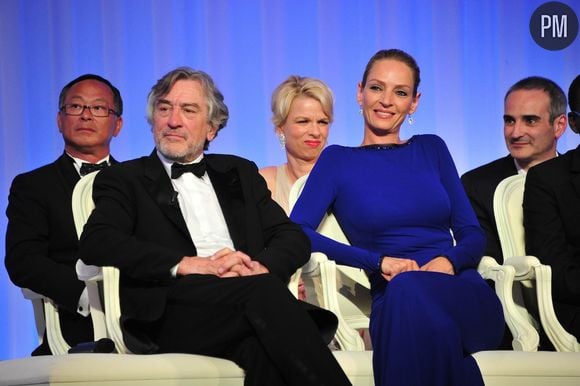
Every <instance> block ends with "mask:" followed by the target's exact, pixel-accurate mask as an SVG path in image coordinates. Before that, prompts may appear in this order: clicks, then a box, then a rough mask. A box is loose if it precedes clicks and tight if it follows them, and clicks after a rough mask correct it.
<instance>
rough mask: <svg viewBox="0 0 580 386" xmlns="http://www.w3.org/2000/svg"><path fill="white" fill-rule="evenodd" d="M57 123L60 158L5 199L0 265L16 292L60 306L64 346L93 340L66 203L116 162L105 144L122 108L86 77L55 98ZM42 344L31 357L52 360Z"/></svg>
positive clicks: (111, 92)
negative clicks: (0, 261)
mask: <svg viewBox="0 0 580 386" xmlns="http://www.w3.org/2000/svg"><path fill="white" fill-rule="evenodd" d="M58 103H59V104H58V113H57V116H56V121H57V125H58V129H59V131H60V132H61V134H62V137H63V139H64V153H63V154H62V155H61V156H60V157H59V158H58V159H57V160H56V161H54V162H53V163H50V164H48V165H45V166H42V167H40V168H38V169H35V170H33V171H30V172H27V173H24V174H20V175H18V176H16V177H15V178H14V180H13V182H12V186H11V188H10V196H9V197H8V208H7V210H6V215H7V216H8V228H7V231H6V258H5V264H6V269H7V271H8V274H9V275H10V279H11V280H12V281H13V282H14V284H16V285H17V286H19V287H23V288H29V289H31V290H33V291H35V292H37V293H39V294H42V295H44V296H47V297H49V298H50V299H52V300H53V301H54V302H55V303H56V304H57V306H58V309H59V315H60V324H61V330H62V332H63V335H64V338H65V339H66V341H67V343H69V345H71V346H74V345H76V344H77V343H81V342H86V341H92V340H93V329H92V323H91V319H90V317H87V316H88V313H89V308H88V295H87V293H86V289H85V285H84V283H83V282H81V281H80V280H78V278H77V275H76V272H75V263H76V261H77V249H78V238H77V233H76V229H75V226H74V222H73V215H72V209H71V196H72V191H73V188H74V185H75V184H76V182H77V181H78V180H79V178H81V176H83V175H85V174H86V173H89V172H91V171H94V170H97V169H100V168H102V167H104V166H107V165H109V164H112V163H115V162H116V161H115V160H114V159H113V157H111V156H110V154H109V144H110V142H111V139H112V138H113V137H115V136H117V135H118V134H119V132H120V130H121V127H122V124H123V120H122V118H121V115H122V113H123V101H122V99H121V94H120V92H119V90H118V89H117V88H116V87H115V86H113V85H112V84H111V83H110V82H109V81H108V80H106V79H104V78H102V77H100V76H98V75H93V74H85V75H82V76H79V77H78V78H76V79H74V80H72V81H70V82H69V83H68V84H67V85H65V86H64V87H63V89H62V91H61V93H60V97H59V102H58ZM50 353H51V352H50V349H49V347H48V342H47V339H46V336H45V338H44V339H43V342H42V344H41V345H40V346H39V347H38V348H37V349H36V350H34V352H33V353H32V354H33V355H43V354H50Z"/></svg>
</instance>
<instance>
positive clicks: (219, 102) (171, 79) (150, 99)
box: [147, 67, 229, 150]
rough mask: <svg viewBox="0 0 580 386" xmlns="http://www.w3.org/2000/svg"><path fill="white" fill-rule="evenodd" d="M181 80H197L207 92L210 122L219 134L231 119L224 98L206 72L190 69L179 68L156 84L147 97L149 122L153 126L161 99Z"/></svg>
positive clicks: (206, 145) (207, 142)
mask: <svg viewBox="0 0 580 386" xmlns="http://www.w3.org/2000/svg"><path fill="white" fill-rule="evenodd" d="M179 80H196V81H198V82H199V83H200V84H201V87H202V88H203V90H204V92H205V98H206V102H207V108H208V121H209V123H210V125H211V126H212V127H214V128H215V129H216V136H217V133H218V132H219V131H220V130H221V129H223V128H224V127H225V126H226V124H227V122H228V118H229V112H228V107H227V106H226V104H225V103H224V96H223V95H222V93H221V92H220V90H218V88H217V87H216V85H215V83H214V81H213V79H212V78H211V77H210V76H209V75H208V74H207V73H205V72H203V71H200V70H193V69H191V68H190V67H178V68H176V69H175V70H172V71H170V72H168V73H167V74H165V75H164V76H163V77H162V78H161V79H159V80H158V81H157V83H155V85H154V86H153V87H152V88H151V91H150V92H149V95H148V96H147V122H149V124H151V125H153V111H154V109H155V105H156V104H157V102H158V101H159V99H161V98H163V97H164V96H166V95H167V94H168V93H169V92H170V90H171V88H172V87H173V85H174V84H175V83H176V82H177V81H179ZM208 145H209V141H206V143H205V147H204V149H205V150H207V147H208Z"/></svg>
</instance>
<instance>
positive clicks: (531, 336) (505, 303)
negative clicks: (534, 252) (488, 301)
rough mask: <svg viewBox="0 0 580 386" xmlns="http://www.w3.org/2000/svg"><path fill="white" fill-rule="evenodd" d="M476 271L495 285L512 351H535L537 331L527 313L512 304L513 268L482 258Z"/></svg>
mask: <svg viewBox="0 0 580 386" xmlns="http://www.w3.org/2000/svg"><path fill="white" fill-rule="evenodd" d="M477 270H478V272H479V273H480V274H481V276H482V277H483V278H484V279H488V280H493V282H494V284H495V292H496V294H497V296H498V298H499V300H500V302H501V305H502V308H503V313H504V318H505V321H506V323H507V325H508V328H509V329H510V331H511V333H512V336H513V341H512V347H513V348H514V350H517V351H537V350H538V345H539V343H540V336H539V334H538V331H537V330H536V329H535V328H534V326H533V324H532V322H531V320H530V318H529V315H528V313H527V312H522V310H520V309H519V306H518V305H517V304H516V303H515V302H514V297H513V285H514V278H515V272H516V270H515V268H514V267H513V266H510V265H499V264H498V263H497V261H496V260H495V259H494V258H492V257H490V256H483V257H482V259H481V261H480V263H479V266H478V269H477ZM524 311H525V310H524Z"/></svg>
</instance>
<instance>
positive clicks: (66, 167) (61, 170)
mask: <svg viewBox="0 0 580 386" xmlns="http://www.w3.org/2000/svg"><path fill="white" fill-rule="evenodd" d="M73 162H74V161H73V159H72V158H70V157H69V156H68V155H67V154H66V153H63V155H61V156H60V157H58V159H57V160H56V161H55V162H54V164H55V166H56V170H57V175H58V177H59V179H60V182H61V183H62V184H63V185H64V186H66V189H65V190H66V192H67V194H69V197H68V198H69V199H70V200H72V191H73V189H74V187H75V185H76V183H77V182H78V181H79V180H80V178H81V177H80V176H79V173H78V172H77V171H76V169H75V167H74V165H73Z"/></svg>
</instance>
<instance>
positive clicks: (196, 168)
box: [171, 158, 205, 178]
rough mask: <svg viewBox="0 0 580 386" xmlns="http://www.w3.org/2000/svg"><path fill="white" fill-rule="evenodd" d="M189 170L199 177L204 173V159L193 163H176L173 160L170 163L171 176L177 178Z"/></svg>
mask: <svg viewBox="0 0 580 386" xmlns="http://www.w3.org/2000/svg"><path fill="white" fill-rule="evenodd" d="M187 172H191V173H193V174H195V175H196V176H197V177H199V178H201V177H203V175H204V174H205V159H204V158H202V159H201V161H199V162H196V163H194V164H187V165H184V164H178V163H177V162H175V163H174V164H173V165H171V178H179V177H180V176H181V175H182V174H183V173H187Z"/></svg>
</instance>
